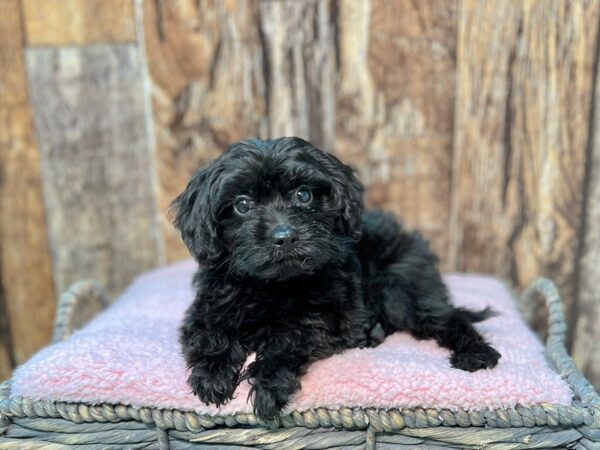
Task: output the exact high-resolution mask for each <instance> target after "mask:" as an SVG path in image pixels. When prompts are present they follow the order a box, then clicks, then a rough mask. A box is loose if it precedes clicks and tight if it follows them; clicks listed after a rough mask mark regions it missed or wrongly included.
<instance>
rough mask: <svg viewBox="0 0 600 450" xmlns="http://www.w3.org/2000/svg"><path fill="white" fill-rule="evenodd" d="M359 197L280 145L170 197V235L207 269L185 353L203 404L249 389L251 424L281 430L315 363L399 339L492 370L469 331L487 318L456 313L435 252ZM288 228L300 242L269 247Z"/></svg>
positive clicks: (327, 163)
mask: <svg viewBox="0 0 600 450" xmlns="http://www.w3.org/2000/svg"><path fill="white" fill-rule="evenodd" d="M298 190H301V191H303V192H301V193H299V192H298ZM306 191H308V192H309V194H310V195H309V194H306ZM362 191H363V189H362V186H361V184H360V183H359V181H358V180H357V179H356V177H355V175H354V173H353V171H352V170H351V169H350V168H349V167H347V166H345V165H344V164H342V163H341V162H340V161H339V160H338V159H337V158H335V157H334V156H332V155H330V154H327V153H325V152H322V151H321V150H318V149H317V148H315V147H314V146H312V145H311V144H309V143H308V142H306V141H303V140H302V139H299V138H281V139H274V140H269V141H260V140H247V141H241V142H238V143H236V144H233V145H232V146H231V147H229V148H228V149H227V150H226V151H225V152H224V153H223V154H222V155H221V156H219V157H218V158H217V159H215V160H214V161H212V162H211V163H210V164H209V165H208V166H207V167H205V168H203V169H201V170H200V171H198V172H197V173H196V174H195V175H194V176H193V178H192V180H191V181H190V182H189V184H188V186H187V188H186V189H185V191H184V192H183V193H182V194H181V195H180V196H179V197H177V198H176V199H175V201H174V202H173V208H174V215H175V217H174V222H175V225H176V226H177V227H178V228H179V229H180V231H181V234H182V237H183V240H184V241H185V243H186V245H187V246H188V248H189V250H190V252H191V254H192V255H193V256H194V257H195V259H196V260H197V261H198V262H199V263H200V268H199V270H198V272H197V273H196V276H195V279H194V283H195V287H196V288H197V296H196V299H195V301H194V303H193V304H192V306H191V307H190V308H189V310H188V311H187V314H186V317H185V320H184V322H183V325H182V328H181V344H182V346H183V353H184V356H185V359H186V361H187V364H188V366H189V369H190V375H189V380H188V381H189V384H190V385H191V387H192V389H193V391H194V393H195V394H196V395H198V397H200V399H201V400H202V401H203V402H205V403H214V404H217V405H221V404H224V403H226V402H227V401H229V400H230V399H231V398H232V396H233V393H234V390H235V388H236V386H237V385H238V383H239V381H240V380H241V379H244V378H245V379H248V380H249V382H250V383H251V385H252V389H251V396H252V397H253V401H254V411H255V413H256V414H257V415H258V416H259V417H261V418H264V419H270V418H273V417H274V416H276V415H277V414H278V413H279V412H280V410H281V409H282V408H283V407H284V406H285V405H286V403H287V402H288V400H289V398H290V396H291V395H292V394H294V392H296V391H297V390H298V389H299V388H300V382H299V378H300V377H301V375H302V374H304V373H305V372H306V369H307V367H308V366H309V365H310V363H311V362H313V361H315V360H317V359H320V358H325V357H327V356H330V355H332V354H334V353H339V352H341V351H343V350H344V349H347V348H352V347H364V346H375V345H378V344H379V343H380V342H381V341H382V340H383V339H384V338H385V336H387V335H389V334H391V333H394V332H396V331H408V332H410V333H411V334H412V335H414V336H415V337H417V338H418V339H430V338H431V339H435V340H436V341H437V342H438V343H439V344H440V345H441V346H444V347H447V348H448V349H450V350H451V352H452V357H451V363H452V365H453V366H454V367H456V368H458V369H462V370H467V371H470V372H472V371H476V370H479V369H484V368H491V367H494V366H495V365H496V364H497V362H498V359H499V358H500V354H499V353H498V352H497V351H496V350H494V349H493V348H492V347H491V346H490V345H489V344H488V343H486V341H485V340H484V339H483V338H482V337H481V335H480V334H479V333H478V332H477V331H476V330H475V328H474V327H473V323H474V322H479V321H481V320H485V319H486V318H488V317H490V315H491V311H489V310H484V311H479V312H473V311H468V310H465V309H462V308H455V307H453V306H452V305H451V304H450V303H449V301H448V292H447V290H446V287H445V286H444V284H443V282H442V279H441V277H440V274H439V272H438V270H437V269H436V263H437V258H436V256H435V255H434V254H433V253H432V252H431V250H430V249H429V246H428V243H427V242H426V241H425V240H424V239H423V238H422V237H421V236H420V235H419V234H418V233H417V232H408V231H405V230H404V229H402V227H401V226H400V224H399V223H398V222H397V221H396V220H395V219H394V217H393V216H392V215H390V214H386V213H382V212H365V213H363V212H362V209H363V202H362ZM240 196H244V198H245V199H246V201H247V205H250V208H249V210H248V211H247V212H245V213H244V212H242V213H240V211H239V210H238V211H236V209H235V207H234V204H235V202H236V199H239V198H240ZM309 197H310V201H309V202H303V201H301V199H302V198H303V199H306V198H309ZM282 225H283V226H286V227H287V228H286V229H287V230H288V231H289V230H291V231H292V232H294V235H293V236H294V237H293V239H291V240H290V241H289V242H288V244H289V245H287V246H282V245H281V242H282V241H281V240H279V241H277V239H275V238H274V236H273V230H274V229H275V228H276V227H278V226H282ZM250 352H256V360H255V361H254V362H253V363H252V364H250V365H249V366H248V368H247V370H245V371H244V372H243V373H242V366H243V364H244V362H245V361H246V358H247V355H248V354H249V353H250Z"/></svg>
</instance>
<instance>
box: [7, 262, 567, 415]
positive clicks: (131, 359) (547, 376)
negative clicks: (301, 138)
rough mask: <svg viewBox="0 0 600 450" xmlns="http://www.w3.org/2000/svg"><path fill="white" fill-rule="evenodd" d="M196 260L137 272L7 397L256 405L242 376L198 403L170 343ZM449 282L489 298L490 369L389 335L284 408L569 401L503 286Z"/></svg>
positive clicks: (458, 293)
mask: <svg viewBox="0 0 600 450" xmlns="http://www.w3.org/2000/svg"><path fill="white" fill-rule="evenodd" d="M195 267H196V266H195V263H194V262H193V261H191V260H188V261H183V262H180V263H177V264H174V265H171V266H168V267H165V268H162V269H158V270H155V271H153V272H149V273H146V274H143V275H141V276H139V277H138V278H137V279H136V280H135V281H134V282H133V283H132V284H131V286H130V287H129V288H128V289H127V290H126V291H125V292H124V293H123V295H121V297H120V298H119V299H118V300H117V301H116V302H115V303H114V304H113V305H112V306H111V307H110V308H108V309H107V310H106V311H104V312H103V313H102V314H100V315H99V316H98V317H96V318H95V319H94V320H92V321H91V322H90V323H89V324H88V325H86V326H85V327H84V328H83V329H82V330H80V331H78V332H76V333H75V334H74V335H73V336H71V337H70V338H69V339H67V340H66V341H63V342H59V343H56V344H53V345H51V346H49V347H47V348H45V349H43V350H42V351H40V352H39V353H38V354H36V355H35V356H34V357H33V358H31V360H29V361H28V362H27V363H25V364H23V365H22V366H20V367H19V368H18V369H16V371H15V373H14V376H13V384H12V393H11V395H12V396H24V397H28V398H31V399H34V400H54V401H66V402H86V403H92V404H98V403H112V404H119V403H120V404H126V405H133V406H147V407H154V408H177V409H181V410H194V411H196V412H198V413H206V414H217V413H220V414H229V413H234V412H251V411H252V406H251V405H250V404H249V403H248V401H247V397H248V390H249V385H248V383H247V382H243V383H242V384H241V385H240V386H239V387H238V389H237V391H236V396H235V399H234V400H232V401H231V402H230V403H229V404H227V405H226V406H224V407H221V408H220V409H219V408H216V407H215V406H212V405H210V406H206V405H204V404H202V403H201V402H200V401H199V400H198V399H197V398H196V397H194V395H192V394H191V393H190V388H189V387H188V385H187V384H186V368H185V364H184V361H183V357H182V355H181V353H180V349H179V344H178V341H177V339H178V327H179V323H180V321H181V320H182V317H183V314H184V312H185V310H186V308H187V307H188V305H189V304H190V303H191V301H192V299H193V297H194V292H193V290H192V287H191V279H192V275H193V273H194V270H195ZM445 281H446V283H447V285H448V287H449V289H450V292H451V295H452V299H453V302H454V303H455V304H456V305H459V306H464V307H467V308H473V309H480V308H483V307H485V306H491V307H493V308H494V309H495V310H497V311H499V312H500V313H501V314H500V315H499V316H498V317H495V318H492V319H489V320H487V321H485V322H483V323H481V324H478V325H477V328H478V329H479V330H480V331H481V332H482V333H483V335H484V336H485V337H486V338H487V339H488V340H489V341H490V342H491V343H492V344H493V346H494V347H495V348H497V349H498V350H499V351H500V352H501V353H502V358H501V360H500V363H499V364H498V366H497V367H496V368H494V369H492V370H482V371H479V372H475V373H468V372H463V371H461V370H457V369H453V368H452V367H450V364H449V362H448V357H449V352H448V351H447V350H445V349H443V348H440V347H439V346H438V345H437V344H436V343H435V342H434V341H418V340H416V339H414V338H412V337H411V336H410V335H408V334H405V333H396V334H394V335H392V336H389V337H388V338H387V339H386V340H385V341H384V342H383V344H381V345H380V346H379V347H376V348H370V349H353V350H347V351H345V352H344V353H342V354H339V355H335V356H332V357H330V358H327V359H324V360H321V361H318V362H316V363H314V364H313V365H312V366H311V367H310V369H309V371H308V373H307V374H306V375H305V376H304V377H303V378H302V380H301V382H302V389H301V391H300V392H298V393H297V394H296V395H295V396H294V397H293V398H292V400H291V402H290V404H289V406H288V409H289V410H306V409H311V408H316V407H327V408H339V407H344V406H346V407H375V408H401V407H405V408H412V407H418V406H420V407H424V408H448V409H451V410H457V409H466V410H472V409H483V408H485V407H489V408H513V407H515V406H516V405H523V406H532V405H535V404H539V403H554V404H560V405H570V404H571V400H572V392H571V390H570V389H569V387H568V385H567V384H566V383H565V381H564V380H562V379H561V378H560V376H559V375H557V374H556V373H555V372H554V371H553V370H552V369H551V368H550V367H549V365H548V363H547V362H546V360H545V358H544V355H543V346H542V344H541V343H540V341H539V340H538V339H537V337H536V336H535V335H534V334H533V332H531V331H530V330H529V329H528V328H527V326H526V325H525V323H524V322H523V321H522V319H521V318H520V316H519V314H518V312H517V310H516V307H515V304H514V302H513V300H512V298H511V295H510V293H509V291H508V290H507V288H506V287H505V286H504V285H503V284H502V283H501V282H499V281H497V280H496V279H494V278H490V277H484V276H475V275H448V276H446V277H445ZM250 358H252V356H251V357H250Z"/></svg>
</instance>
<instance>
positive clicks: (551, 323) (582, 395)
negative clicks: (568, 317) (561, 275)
mask: <svg viewBox="0 0 600 450" xmlns="http://www.w3.org/2000/svg"><path fill="white" fill-rule="evenodd" d="M536 293H538V294H541V295H542V296H543V297H544V300H545V302H546V307H547V308H548V338H547V339H546V354H547V355H548V357H549V358H550V360H551V361H552V363H553V364H554V366H555V367H556V370H558V373H559V374H560V375H561V376H562V377H563V378H564V379H566V380H567V382H568V383H569V385H570V386H571V388H572V389H573V392H575V394H576V395H577V397H579V399H580V400H581V402H582V403H583V404H584V405H588V406H594V407H598V406H600V396H599V395H598V393H597V392H596V390H595V389H594V386H592V384H591V383H590V382H589V381H588V380H586V379H585V377H584V376H583V374H582V373H581V371H580V370H579V369H578V368H577V366H576V365H575V362H574V361H573V359H571V357H570V356H569V354H568V353H567V348H566V347H565V337H566V335H567V323H566V321H565V315H564V313H563V302H562V300H561V298H560V294H559V292H558V289H557V287H556V285H555V284H554V283H553V282H552V281H551V280H549V279H547V278H538V279H537V280H535V281H534V282H533V283H531V284H530V285H529V286H528V287H527V289H526V290H525V292H524V293H523V300H524V301H532V300H533V296H534V295H535V294H536Z"/></svg>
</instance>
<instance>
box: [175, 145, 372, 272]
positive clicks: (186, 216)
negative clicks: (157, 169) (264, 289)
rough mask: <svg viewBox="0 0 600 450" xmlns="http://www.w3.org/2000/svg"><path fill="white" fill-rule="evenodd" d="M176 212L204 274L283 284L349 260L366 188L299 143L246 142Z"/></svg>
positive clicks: (192, 185)
mask: <svg viewBox="0 0 600 450" xmlns="http://www.w3.org/2000/svg"><path fill="white" fill-rule="evenodd" d="M172 206H173V213H174V223H175V226H176V227H177V228H179V230H180V231H181V235H182V237H183V240H184V242H185V244H186V245H187V247H188V248H189V250H190V252H191V254H192V255H193V256H194V258H195V259H196V260H197V261H198V262H200V263H201V264H203V265H204V266H205V267H207V268H212V269H217V268H219V269H223V270H224V271H228V272H229V273H231V274H234V275H236V276H239V277H250V278H255V279H259V280H286V279H290V278H293V277H298V276H302V275H310V274H312V273H314V272H315V271H316V270H318V269H320V268H322V267H323V266H325V265H326V264H330V263H335V262H340V261H343V260H344V259H345V258H346V257H347V256H348V254H349V252H351V251H352V245H353V243H354V242H355V241H356V240H357V239H358V238H359V237H360V232H361V220H360V215H361V212H362V187H361V185H360V183H359V182H358V180H357V179H356V177H355V176H354V173H353V172H352V170H351V169H350V168H349V167H347V166H345V165H344V164H342V163H341V162H340V161H339V160H338V159H337V158H335V157H334V156H332V155H330V154H327V153H324V152H322V151H321V150H318V149H317V148H315V147H314V146H312V145H311V144H309V143H308V142H306V141H304V140H302V139H299V138H281V139H274V140H268V141H260V140H247V141H241V142H238V143H235V144H233V145H232V146H230V147H229V148H228V149H227V150H226V151H225V152H224V153H223V154H222V155H221V156H219V157H218V158H217V159H215V160H214V161H212V162H211V163H210V164H208V166H206V167H205V168H203V169H201V170H200V171H198V172H197V173H196V174H195V175H194V176H193V177H192V179H191V181H190V182H189V184H188V185H187V187H186V189H185V191H184V192H183V193H182V194H181V195H179V196H178V197H177V198H176V199H175V200H174V202H173V205H172Z"/></svg>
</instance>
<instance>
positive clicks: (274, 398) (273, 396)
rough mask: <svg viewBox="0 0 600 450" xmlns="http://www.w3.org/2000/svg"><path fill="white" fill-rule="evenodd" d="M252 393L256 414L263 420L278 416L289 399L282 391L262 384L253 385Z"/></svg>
mask: <svg viewBox="0 0 600 450" xmlns="http://www.w3.org/2000/svg"><path fill="white" fill-rule="evenodd" d="M251 395H252V396H253V397H254V414H255V415H256V416H257V417H259V418H261V419H263V420H273V419H274V418H275V417H277V416H278V415H279V413H280V412H281V410H282V409H283V408H284V407H285V405H286V404H287V400H288V399H287V397H284V396H282V392H281V391H278V390H277V389H271V388H267V387H265V386H264V385H261V384H257V385H255V386H253V387H252V390H251Z"/></svg>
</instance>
